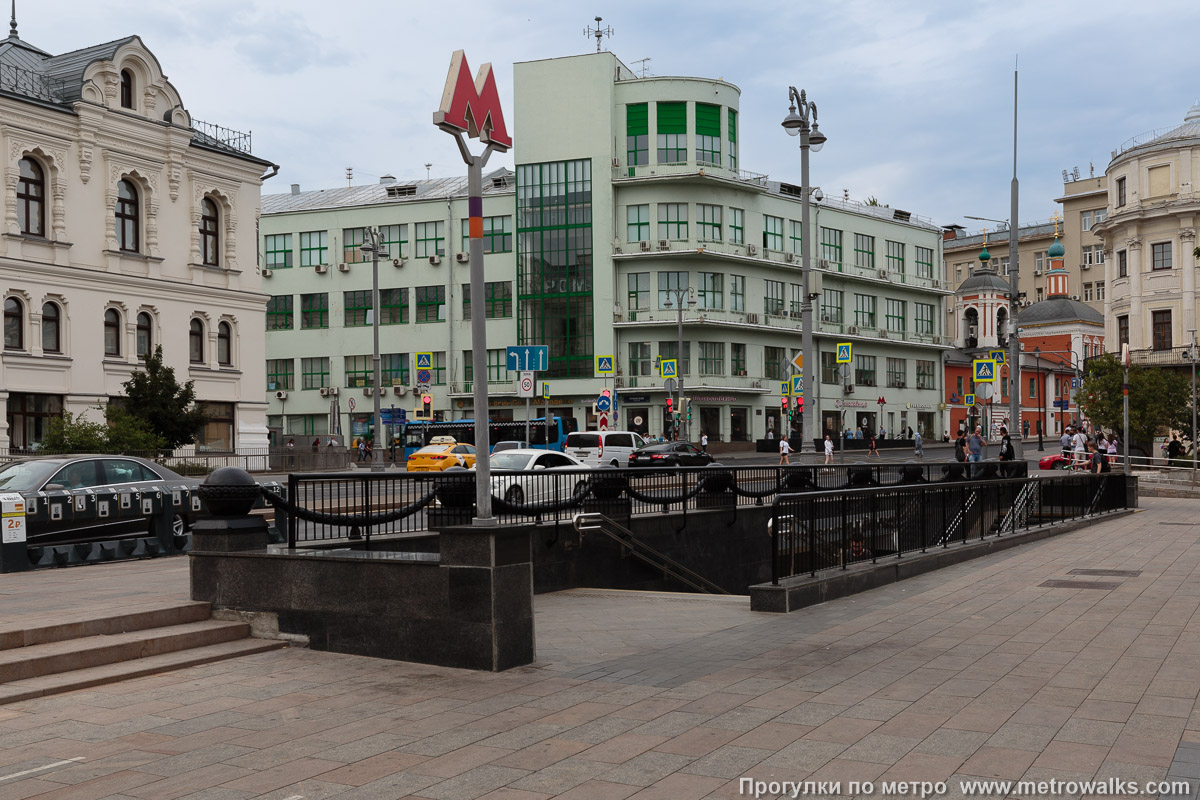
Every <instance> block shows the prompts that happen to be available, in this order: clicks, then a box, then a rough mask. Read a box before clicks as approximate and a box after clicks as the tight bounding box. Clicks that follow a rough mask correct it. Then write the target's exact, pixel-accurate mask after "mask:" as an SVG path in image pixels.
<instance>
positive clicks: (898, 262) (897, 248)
mask: <svg viewBox="0 0 1200 800" xmlns="http://www.w3.org/2000/svg"><path fill="white" fill-rule="evenodd" d="M885 246H886V247H887V270H888V272H894V273H896V274H897V275H903V274H904V242H893V241H890V240H889V241H888V242H887V244H886V245H885Z"/></svg>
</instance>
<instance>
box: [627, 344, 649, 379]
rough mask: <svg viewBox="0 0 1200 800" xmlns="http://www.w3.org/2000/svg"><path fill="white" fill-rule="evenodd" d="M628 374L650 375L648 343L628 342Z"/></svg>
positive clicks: (635, 375)
mask: <svg viewBox="0 0 1200 800" xmlns="http://www.w3.org/2000/svg"><path fill="white" fill-rule="evenodd" d="M629 374H630V375H632V376H634V377H637V376H639V375H640V376H649V375H650V343H649V342H630V343H629Z"/></svg>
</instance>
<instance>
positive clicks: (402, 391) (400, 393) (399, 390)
mask: <svg viewBox="0 0 1200 800" xmlns="http://www.w3.org/2000/svg"><path fill="white" fill-rule="evenodd" d="M392 394H394V395H396V397H404V395H406V394H408V387H407V386H393V387H392Z"/></svg>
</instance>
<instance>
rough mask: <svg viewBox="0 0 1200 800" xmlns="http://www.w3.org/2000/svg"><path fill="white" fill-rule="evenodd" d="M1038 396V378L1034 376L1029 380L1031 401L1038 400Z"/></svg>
mask: <svg viewBox="0 0 1200 800" xmlns="http://www.w3.org/2000/svg"><path fill="white" fill-rule="evenodd" d="M1037 396H1038V393H1037V377H1036V376H1034V377H1032V378H1030V379H1029V399H1030V400H1036V399H1037Z"/></svg>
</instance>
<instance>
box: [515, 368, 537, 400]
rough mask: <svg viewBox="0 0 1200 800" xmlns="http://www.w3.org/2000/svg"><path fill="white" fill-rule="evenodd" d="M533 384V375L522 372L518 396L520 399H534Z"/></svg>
mask: <svg viewBox="0 0 1200 800" xmlns="http://www.w3.org/2000/svg"><path fill="white" fill-rule="evenodd" d="M533 383H534V381H533V373H532V372H522V373H521V380H520V393H519V394H518V397H524V398H530V397H533Z"/></svg>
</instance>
